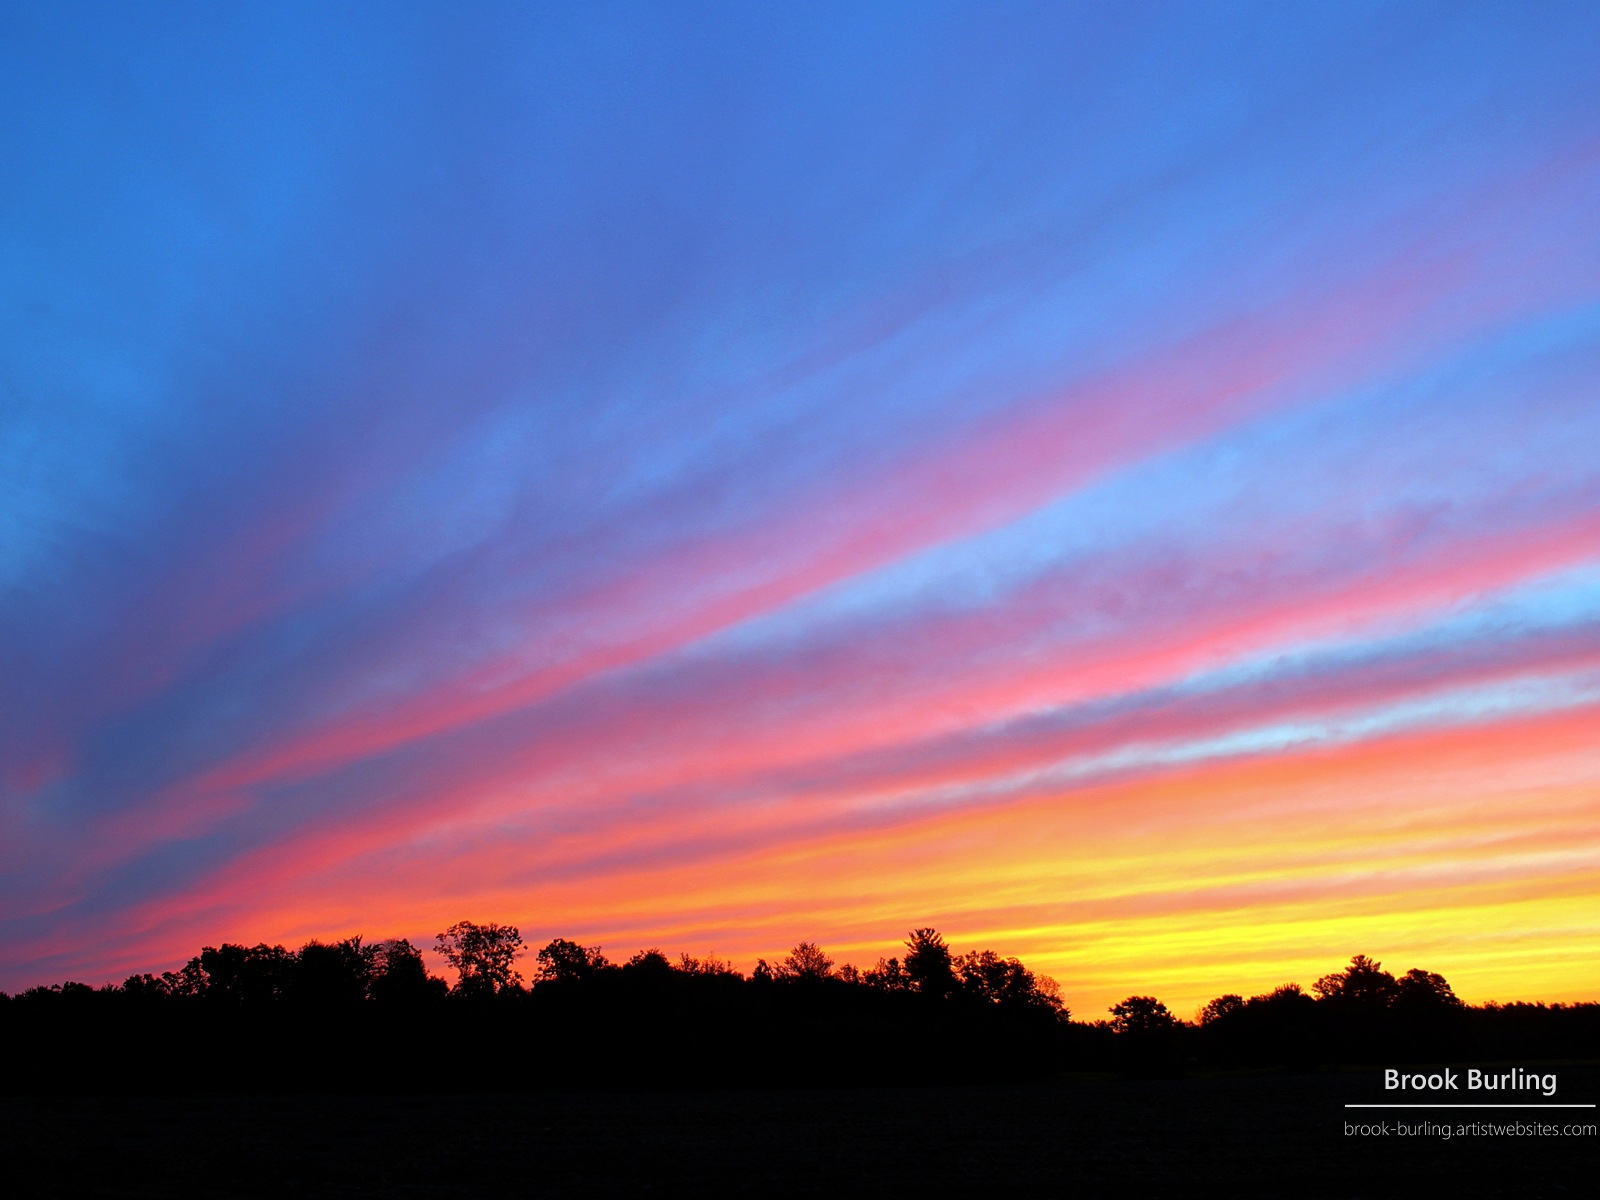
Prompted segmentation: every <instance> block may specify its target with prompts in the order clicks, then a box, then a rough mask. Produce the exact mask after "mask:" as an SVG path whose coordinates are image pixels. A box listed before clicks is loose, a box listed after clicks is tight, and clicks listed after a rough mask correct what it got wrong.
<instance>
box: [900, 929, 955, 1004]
mask: <svg viewBox="0 0 1600 1200" xmlns="http://www.w3.org/2000/svg"><path fill="white" fill-rule="evenodd" d="M905 945H906V961H905V968H906V975H907V977H908V978H909V979H910V981H911V986H912V988H913V989H915V990H916V991H918V992H921V993H922V994H923V995H924V996H948V995H950V993H951V992H953V991H955V989H956V972H955V967H954V965H953V962H952V957H951V954H950V947H949V946H947V945H945V941H944V938H943V937H941V936H940V934H939V933H938V931H937V930H934V929H913V930H912V931H911V932H910V934H908V935H907V937H906V943H905Z"/></svg>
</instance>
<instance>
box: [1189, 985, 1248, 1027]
mask: <svg viewBox="0 0 1600 1200" xmlns="http://www.w3.org/2000/svg"><path fill="white" fill-rule="evenodd" d="M1244 1008H1245V999H1244V997H1243V996H1240V995H1237V994H1236V993H1233V992H1229V993H1228V994H1227V995H1226V996H1218V997H1217V998H1216V999H1215V1000H1212V1001H1209V1002H1207V1004H1206V1006H1205V1007H1204V1008H1202V1009H1201V1010H1200V1024H1201V1025H1215V1024H1216V1023H1217V1022H1218V1021H1225V1020H1227V1019H1228V1018H1229V1017H1232V1016H1234V1015H1236V1014H1238V1013H1241V1012H1243V1011H1244Z"/></svg>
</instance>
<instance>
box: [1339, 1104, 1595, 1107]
mask: <svg viewBox="0 0 1600 1200" xmlns="http://www.w3.org/2000/svg"><path fill="white" fill-rule="evenodd" d="M1345 1107H1346V1108H1593V1107H1594V1105H1592V1104H1346V1105H1345Z"/></svg>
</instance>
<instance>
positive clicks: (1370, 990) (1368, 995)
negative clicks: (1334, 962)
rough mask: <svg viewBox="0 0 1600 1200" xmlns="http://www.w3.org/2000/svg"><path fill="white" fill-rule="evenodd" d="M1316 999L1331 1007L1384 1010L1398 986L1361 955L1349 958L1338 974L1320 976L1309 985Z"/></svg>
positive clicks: (1373, 963)
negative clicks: (1341, 1006) (1332, 1004)
mask: <svg viewBox="0 0 1600 1200" xmlns="http://www.w3.org/2000/svg"><path fill="white" fill-rule="evenodd" d="M1311 990H1312V991H1314V992H1316V994H1317V997H1318V999H1321V1000H1330V1001H1333V1002H1334V1003H1335V1004H1341V1005H1352V1006H1357V1005H1358V1006H1360V1007H1362V1008H1384V1007H1387V1006H1388V1005H1389V1004H1391V1003H1393V1001H1394V998H1395V995H1396V993H1397V992H1398V991H1399V985H1398V984H1397V983H1396V982H1395V978H1394V976H1393V975H1391V974H1389V972H1387V971H1385V970H1384V969H1383V964H1382V963H1380V962H1376V961H1374V960H1373V959H1370V958H1368V957H1367V956H1366V955H1365V954H1357V955H1354V956H1352V957H1351V959H1350V965H1349V966H1348V967H1346V968H1345V969H1344V970H1342V971H1338V972H1335V973H1334V974H1331V975H1324V976H1323V977H1322V978H1321V979H1319V980H1317V981H1316V983H1314V984H1312V985H1311Z"/></svg>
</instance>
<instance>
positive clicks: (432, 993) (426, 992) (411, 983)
mask: <svg viewBox="0 0 1600 1200" xmlns="http://www.w3.org/2000/svg"><path fill="white" fill-rule="evenodd" d="M445 990H446V988H445V982H444V980H442V979H440V978H438V977H437V976H435V975H429V974H428V968H427V966H426V965H425V964H424V963H423V961H422V951H420V950H418V949H417V948H416V947H415V946H413V945H412V944H411V943H410V942H409V941H407V940H406V939H405V938H390V939H389V940H388V941H384V942H379V943H378V944H377V945H375V946H374V947H372V959H371V981H370V983H369V984H368V993H369V994H370V995H371V997H372V998H373V999H374V1000H376V1001H378V1002H379V1003H382V1004H418V1003H422V1002H424V1001H427V1000H433V999H437V998H438V997H439V996H442V995H443V994H444V993H445Z"/></svg>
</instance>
